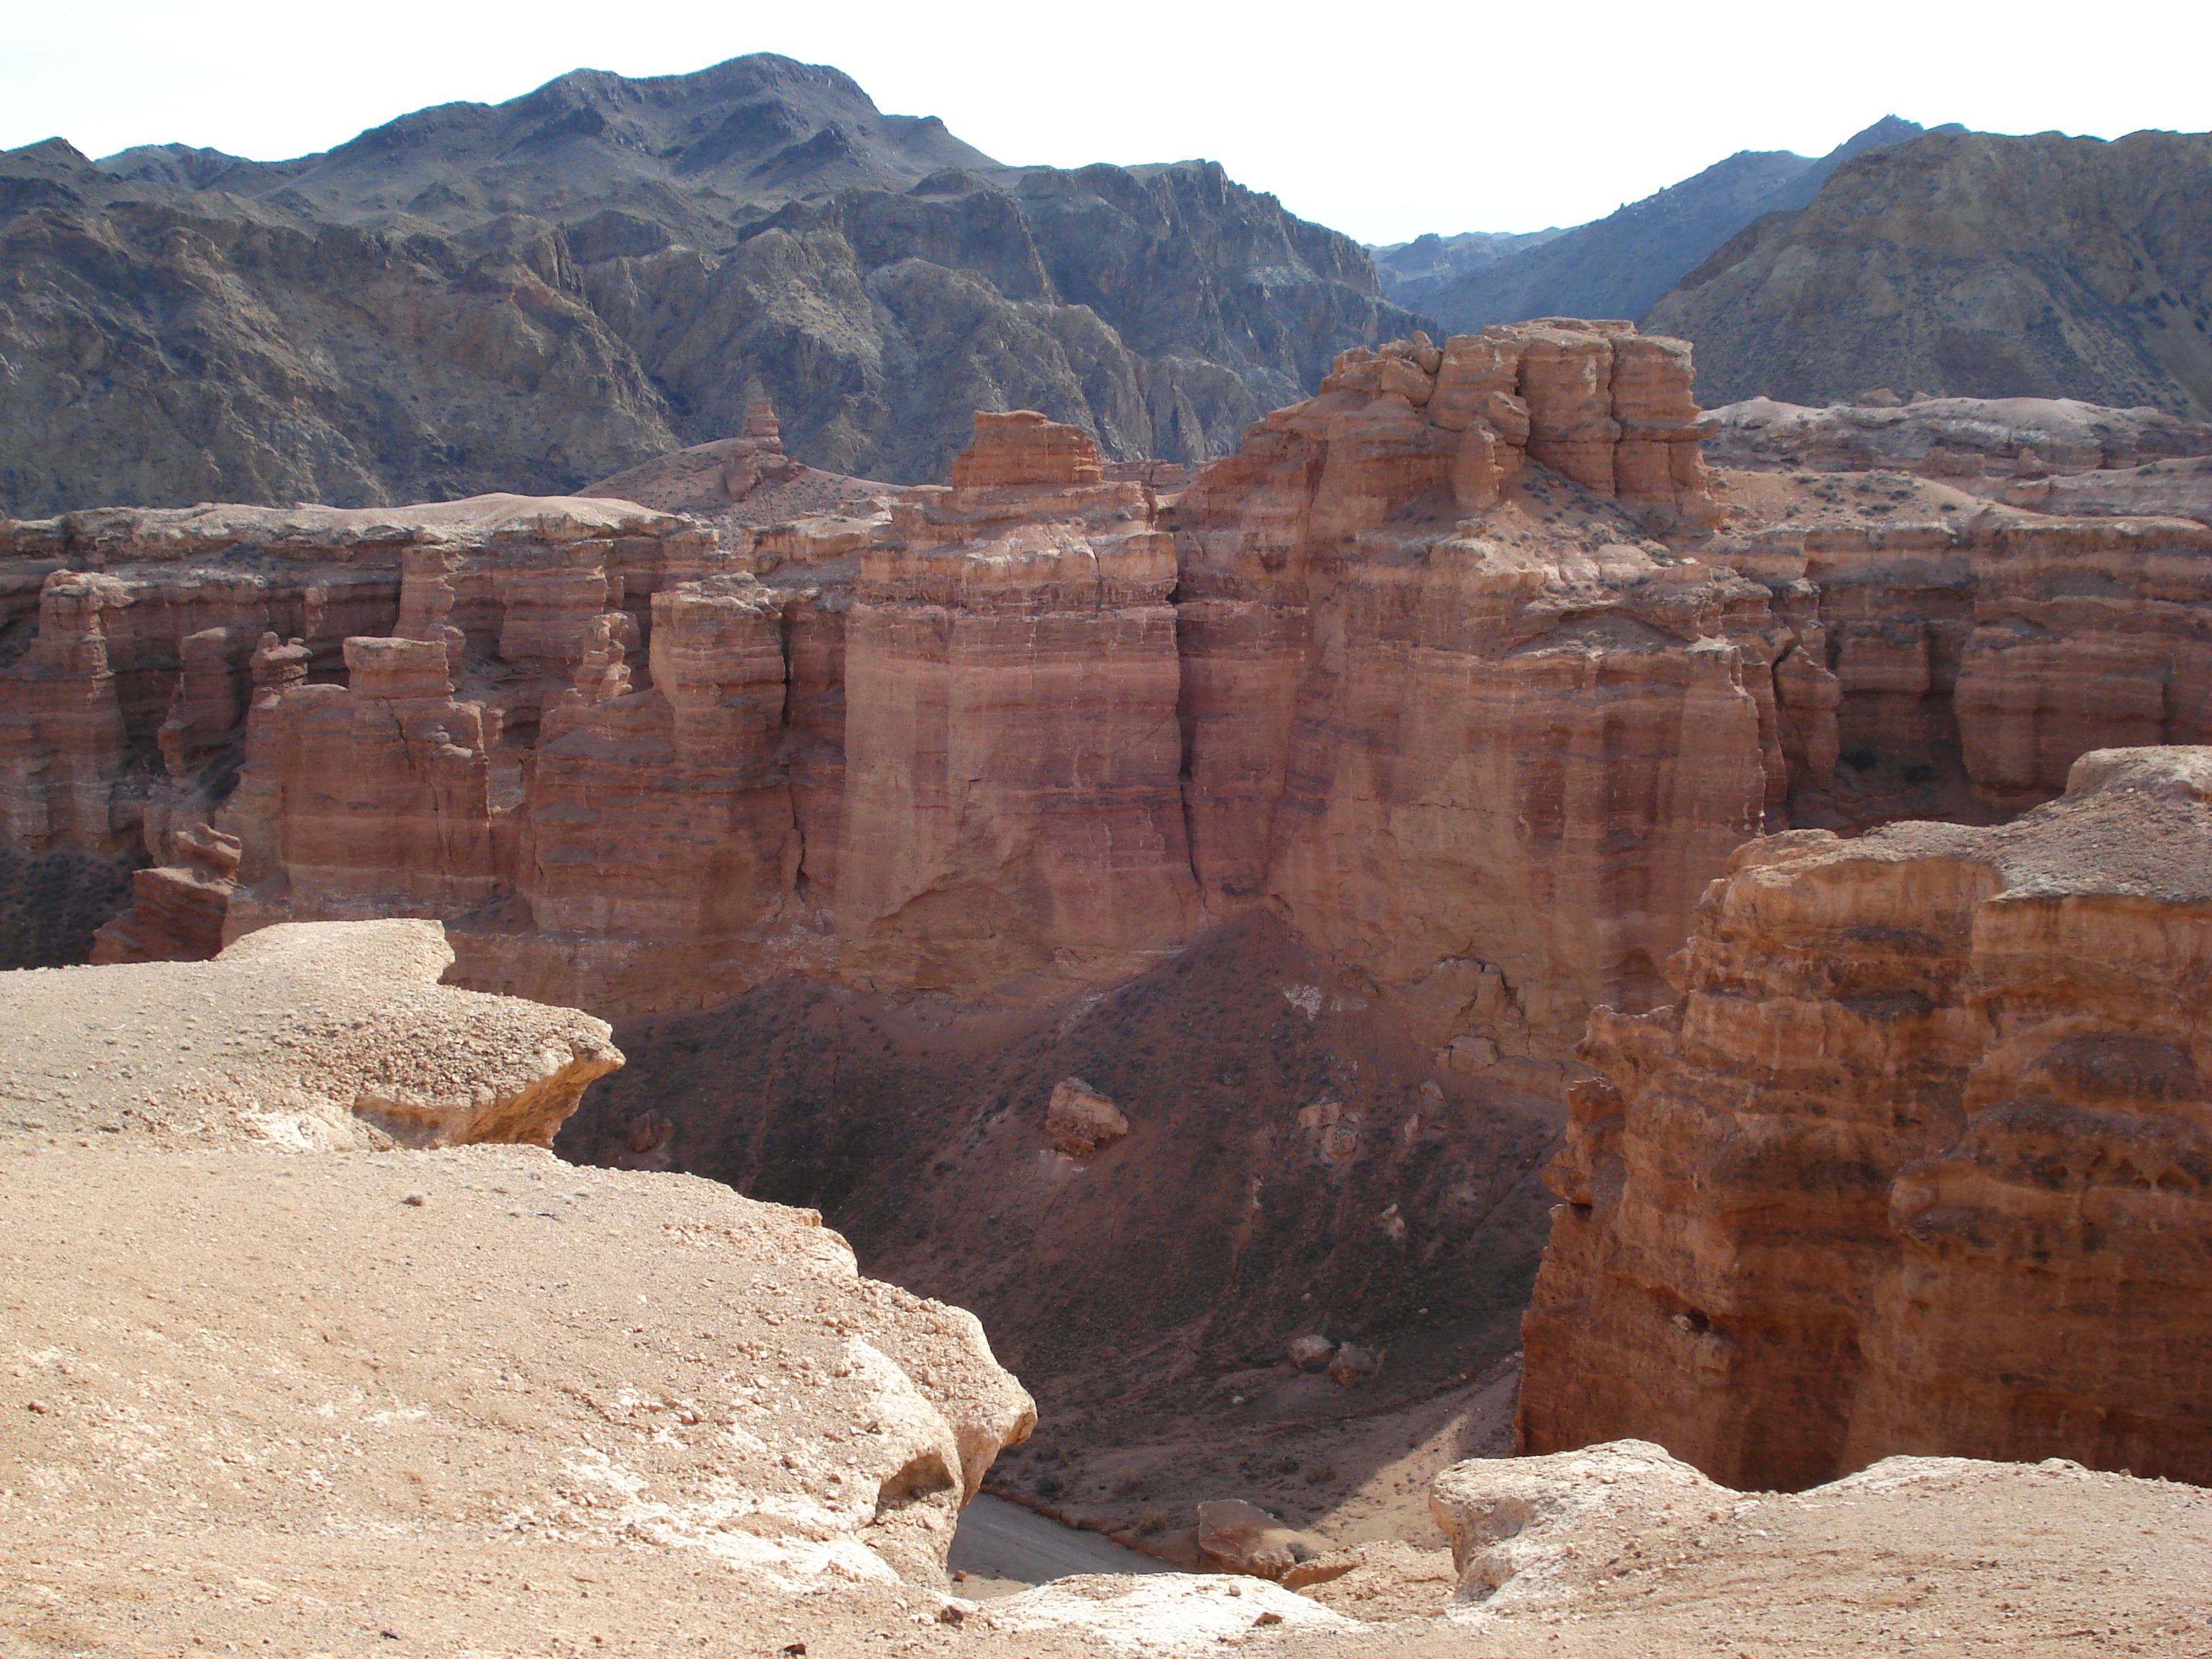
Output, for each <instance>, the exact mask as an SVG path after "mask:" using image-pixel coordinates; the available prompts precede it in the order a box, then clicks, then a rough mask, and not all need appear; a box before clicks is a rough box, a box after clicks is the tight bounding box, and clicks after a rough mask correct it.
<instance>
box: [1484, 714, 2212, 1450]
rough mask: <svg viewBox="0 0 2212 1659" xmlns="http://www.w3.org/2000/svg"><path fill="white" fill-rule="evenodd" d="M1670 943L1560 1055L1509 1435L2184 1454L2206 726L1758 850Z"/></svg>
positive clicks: (2207, 955) (1572, 1442)
mask: <svg viewBox="0 0 2212 1659" xmlns="http://www.w3.org/2000/svg"><path fill="white" fill-rule="evenodd" d="M1674 973H1675V975H1676V979H1677V982H1678V983H1679V985H1680V988H1681V992H1682V1000H1681V1001H1680V1002H1679V1003H1677V1004H1674V1005H1673V1006H1668V1007H1666V1008H1664V1009H1661V1010H1658V1011H1656V1012H1652V1013H1650V1014H1646V1015H1642V1016H1635V1015H1629V1014H1621V1013H1614V1012H1600V1013H1599V1014H1597V1015H1596V1016H1595V1017H1594V1018H1593V1019H1592V1022H1591V1026H1590V1032H1589V1039H1588V1040H1587V1042H1585V1043H1584V1045H1583V1049H1582V1053H1583V1056H1584V1058H1586V1059H1587V1060H1589V1062H1590V1063H1591V1064H1592V1065H1593V1066H1596V1067H1597V1068H1598V1070H1599V1071H1600V1073H1601V1074H1602V1075H1601V1076H1600V1077H1599V1078H1597V1079H1594V1080H1590V1081H1588V1082H1585V1083H1583V1084H1582V1085H1579V1086H1577V1089H1576V1090H1575V1091H1574V1098H1573V1116H1572V1123H1571V1128H1570V1132H1569V1137H1568V1142H1567V1146H1566V1147H1565V1151H1563V1152H1562V1153H1561V1154H1560V1156H1559V1159H1558V1161H1557V1162H1556V1164H1554V1166H1553V1173H1552V1181H1553V1186H1554V1188H1555V1189H1556V1190H1557V1191H1558V1192H1559V1194H1560V1196H1561V1197H1562V1198H1563V1199H1564V1200H1565V1204H1564V1205H1562V1206H1560V1207H1559V1208H1557V1209H1555V1210H1554V1211H1553V1232H1552V1240H1551V1244H1550V1246H1549V1248H1548V1249H1547V1252H1546V1255H1545V1261H1544V1266H1543V1268H1542V1270H1541V1273H1540V1274H1539V1277H1538V1280H1537V1287H1536V1294H1535V1301H1534V1307H1533V1308H1532V1309H1531V1310H1530V1312H1529V1314H1528V1317H1527V1320H1526V1322H1525V1327H1524V1333H1525V1336H1526V1342H1527V1361H1526V1364H1527V1369H1526V1372H1525V1376H1524V1381H1523V1384H1522V1395H1521V1422H1520V1436H1521V1442H1522V1447H1523V1449H1526V1450H1528V1451H1532V1452H1546V1451H1551V1450H1554V1449H1560V1448H1565V1447H1572V1446H1577V1445H1582V1444H1586V1443H1591V1442H1594V1441H1599V1440H1608V1439H1613V1438H1617V1437H1622V1436H1638V1437H1644V1438H1649V1439H1655V1440H1658V1441H1661V1442H1662V1443H1665V1444H1666V1445H1667V1446H1668V1448H1669V1449H1670V1450H1672V1451H1674V1453H1675V1454H1676V1455H1679V1456H1681V1457H1683V1458H1686V1459H1687V1460H1688V1461H1689V1462H1692V1463H1694V1464H1696V1465H1697V1466H1698V1467H1699V1468H1702V1469H1704V1470H1705V1471H1706V1472H1707V1473H1708V1474H1711V1475H1712V1476H1713V1477H1714V1478H1715V1479H1717V1480H1721V1481H1723V1482H1724V1483H1726V1484H1728V1485H1729V1486H1737V1487H1751V1488H1757V1487H1774V1486H1783V1487H1796V1486H1807V1485H1810V1484H1812V1483H1814V1482H1816V1481H1820V1480H1827V1479H1831V1478H1832V1477H1833V1476H1835V1475H1836V1474H1839V1473H1843V1472H1845V1471H1848V1470H1851V1469H1856V1468H1863V1467H1864V1466H1866V1465H1867V1464H1869V1463H1870V1462H1874V1461H1875V1459H1877V1458H1881V1457H1883V1456H1886V1455H1890V1454H1892V1453H1899V1452H1908V1453H1943V1454H1951V1455H1966V1456H1977V1457H1990V1458H1999V1459H2015V1460H2033V1459H2035V1458H2039V1457H2043V1456H2045V1455H2065V1456H2068V1457H2071V1458H2074V1459H2076V1460H2078V1461H2080V1462H2085V1463H2088V1464H2091V1465H2093V1466H2096V1467H2100V1468H2114V1469H2128V1470H2132V1471H2134V1472H2135V1473H2136V1474H2159V1475H2164V1476H2167V1477H2171V1478H2173V1479H2178V1480H2193V1481H2197V1482H2199V1483H2205V1482H2212V1418H2208V1416H2207V1414H2206V1407H2205V1401H2204V1394H2203V1386H2202V1383H2203V1377H2204V1376H2205V1375H2206V1373H2207V1368H2208V1366H2212V1294H2208V1292H2212V1254H2208V1252H2207V1249H2206V1246H2205V1241H2206V1240H2207V1238H2208V1237H2212V1093H2209V1092H2208V1090H2207V1087H2206V1085H2205V1082H2204V1073H2205V1070H2206V1069H2207V1067H2208V1066H2212V1054H2208V1053H2207V1050H2206V1046H2205V1036H2204V1031H2203V1019H2202V1017H2201V1014H2202V1006H2203V998H2204V994H2205V987H2206V985H2207V982H2208V980H2212V750H2207V749H2203V748H2170V749H2132V750H2100V751H2096V752H2093V753H2091V754H2087V755H2085V756H2083V757H2081V758H2080V759H2079V760H2077V761H2076V762H2075V763H2074V766H2073V769H2072V773H2071V775H2070V777H2069V784H2068V789H2067V793H2066V795H2065V797H2064V798H2063V799H2061V800H2059V801H2056V802H2053V803H2051V805H2045V806H2043V807H2040V808H2039V809H2037V810H2035V811H2032V812H2030V813H2028V814H2027V815H2026V816H2025V817H2021V818H2020V819H2019V820H2017V821H2016V822H2015V823H2011V824H2008V825H2006V826H2003V827H2002V828H1995V829H1990V828H1979V829H1978V828H1969V827H1964V826H1958V825H1950V824H1940V823H1904V824H1896V825H1893V826H1891V827H1889V828H1887V829H1882V830H1880V831H1878V832H1876V833H1875V834H1873V835H1870V836H1866V837H1864V838H1863V839H1862V840H1858V841H1854V842H1840V841H1838V840H1836V839H1835V838H1834V837H1833V836H1830V835H1828V834H1827V833H1826V832H1823V831H1817V830H1813V831H1794V832H1791V833H1789V834H1786V835H1782V836H1771V837H1769V838H1767V839H1765V840H1761V841H1757V842H1752V843H1750V844H1749V845H1747V846H1746V847H1744V848H1741V849H1740V850H1739V851H1738V852H1737V853H1736V854H1735V856H1734V857H1733V858H1732V859H1731V860H1730V861H1729V874H1728V875H1727V876H1726V877H1724V878H1722V879H1721V880H1719V881H1717V882H1716V883H1715V884H1713V886H1712V888H1711V890H1710V891H1709V892H1708V894H1707V895H1706V896H1705V899H1704V901H1703V902H1702V903H1701V904H1700V906H1699V921H1698V927H1697V931H1696V933H1694V934H1693V935H1692V938H1691V940H1690V943H1689V945H1688V947H1687V948H1686V951H1685V952H1684V954H1683V955H1682V957H1680V959H1679V960H1678V962H1677V963H1676V964H1675V967H1674Z"/></svg>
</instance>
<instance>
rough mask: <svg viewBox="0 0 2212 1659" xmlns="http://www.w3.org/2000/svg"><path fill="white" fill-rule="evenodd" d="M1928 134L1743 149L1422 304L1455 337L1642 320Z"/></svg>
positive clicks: (1873, 131)
mask: <svg viewBox="0 0 2212 1659" xmlns="http://www.w3.org/2000/svg"><path fill="white" fill-rule="evenodd" d="M1951 130H1955V129H1951ZM1922 131H1924V129H1923V128H1922V127H1920V126H1918V125H1916V124H1915V123H1913V122H1911V121H1905V120H1900V119H1899V118H1897V117H1896V116H1894V115H1888V116H1884V117H1883V118H1881V120H1879V121H1877V122H1875V124H1874V125H1872V126H1870V127H1869V128H1867V129H1866V130H1865V131H1863V132H1860V133H1858V134H1857V135H1855V136H1854V137H1851V138H1850V139H1849V140H1847V141H1846V142H1844V143H1842V144H1839V145H1838V146H1837V147H1836V149H1833V150H1832V151H1830V152H1829V153H1828V154H1827V155H1824V156H1822V157H1820V159H1819V160H1817V161H1814V160H1809V159H1808V158H1807V157H1805V156H1802V155H1792V154H1791V153H1790V152H1789V151H1787V150H1741V151H1739V152H1737V153H1736V154H1735V155H1731V156H1729V158H1728V159H1727V160H1726V161H1717V162H1715V163H1714V164H1713V165H1712V166H1711V167H1707V168H1706V169H1705V171H1704V172H1703V173H1699V174H1697V175H1696V176H1695V177H1694V178H1690V179H1684V180H1683V181H1682V182H1681V183H1680V184H1679V185H1669V186H1668V188H1667V189H1665V190H1662V191H1660V192H1659V193H1658V194H1656V196H1647V197H1644V199H1643V200H1642V201H1640V202H1632V203H1630V204H1628V205H1627V206H1626V207H1624V208H1622V209H1621V210H1620V211H1618V212H1616V213H1612V214H1608V215H1607V216H1606V217H1604V218H1602V219H1597V220H1593V221H1592V222H1590V223H1589V224H1586V225H1577V226H1576V227H1575V228H1573V229H1571V230H1569V231H1565V232H1564V233H1562V234H1559V235H1556V236H1553V237H1551V238H1549V239H1547V240H1545V241H1543V242H1541V243H1540V244H1537V245H1534V246H1523V247H1520V248H1516V249H1514V250H1513V251H1511V252H1508V253H1506V254H1504V256H1502V257H1501V258H1498V259H1496V260H1494V261H1492V263H1490V264H1485V265H1482V266H1480V267H1479V268H1478V269H1475V270H1470V271H1468V273H1467V274H1465V275H1464V276H1459V277H1456V278H1455V279H1454V280H1452V281H1450V282H1449V283H1444V284H1443V285H1442V286H1440V287H1438V288H1436V289H1433V290H1431V291H1430V292H1428V293H1425V294H1424V295H1422V296H1421V298H1420V306H1421V308H1422V310H1424V311H1425V312H1426V313H1428V314H1429V315H1431V316H1432V317H1434V318H1436V319H1437V321H1438V322H1440V323H1442V324H1443V325H1445V326H1446V327H1447V328H1449V330H1451V331H1453V332H1455V333H1458V332H1464V331H1473V330H1476V329H1480V328H1481V327H1482V326H1483V325H1486V324H1488V323H1510V322H1517V321H1519V320H1521V319H1523V318H1527V317H1638V316H1641V315H1642V314H1643V313H1644V311H1645V310H1646V309H1647V308H1648V307H1650V304H1651V302H1652V301H1655V300H1656V299H1657V298H1658V297H1659V296H1660V295H1662V294H1664V293H1665V292H1666V291H1667V290H1668V289H1670V288H1672V287H1673V286H1674V283H1676V282H1677V281H1679V280H1680V277H1681V276H1683V274H1684V273H1685V272H1686V271H1688V270H1690V269H1691V268H1692V266H1694V265H1696V264H1699V261H1701V260H1703V259H1704V258H1705V257H1706V255H1708V254H1710V253H1711V252H1712V251H1713V250H1714V249H1715V248H1717V247H1718V246H1720V245H1721V244H1722V243H1723V242H1725V241H1727V240H1728V239H1729V237H1731V236H1733V235H1735V234H1736V232H1738V231H1739V230H1741V229H1742V228H1744V227H1745V226H1746V225H1747V224H1749V223H1751V222H1752V221H1753V220H1754V219H1758V218H1759V217H1761V216H1764V215H1766V214H1770V213H1775V212H1780V211H1785V210H1791V209H1796V208H1799V207H1802V206H1803V205H1804V204H1806V203H1807V202H1809V201H1811V200H1812V199H1813V196H1814V192H1815V191H1818V190H1819V189H1820V183H1821V181H1822V180H1823V179H1826V177H1827V176H1828V175H1829V174H1830V173H1832V172H1834V171H1835V169H1836V168H1837V167H1838V166H1840V165H1841V164H1842V163H1843V162H1844V161H1846V160H1847V159H1849V158H1850V157H1851V156H1853V155H1860V154H1863V153H1864V152H1865V151H1868V150H1870V149H1880V148H1881V147H1882V146H1884V145H1888V144H1895V143H1902V142H1904V141H1905V140H1906V139H1908V138H1911V137H1916V136H1917V135H1918V134H1919V133H1920V132H1922Z"/></svg>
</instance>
